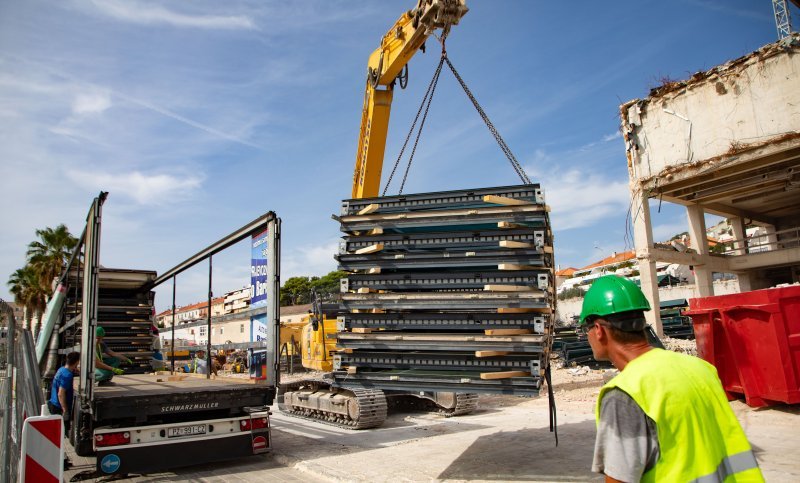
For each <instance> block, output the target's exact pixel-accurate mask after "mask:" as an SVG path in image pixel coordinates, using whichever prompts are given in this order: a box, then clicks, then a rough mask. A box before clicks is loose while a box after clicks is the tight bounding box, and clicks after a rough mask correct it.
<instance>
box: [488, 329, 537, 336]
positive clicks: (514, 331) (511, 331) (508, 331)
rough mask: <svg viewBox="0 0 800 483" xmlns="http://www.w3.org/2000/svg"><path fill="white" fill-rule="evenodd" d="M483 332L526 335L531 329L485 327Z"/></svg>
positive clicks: (530, 332)
mask: <svg viewBox="0 0 800 483" xmlns="http://www.w3.org/2000/svg"><path fill="white" fill-rule="evenodd" d="M483 333H484V334H486V335H528V334H532V333H533V331H532V330H530V329H486V330H484V331H483Z"/></svg>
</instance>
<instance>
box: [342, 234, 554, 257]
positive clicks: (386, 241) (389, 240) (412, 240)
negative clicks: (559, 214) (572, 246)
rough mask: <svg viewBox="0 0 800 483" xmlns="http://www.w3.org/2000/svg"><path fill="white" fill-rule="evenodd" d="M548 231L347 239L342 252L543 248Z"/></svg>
mask: <svg viewBox="0 0 800 483" xmlns="http://www.w3.org/2000/svg"><path fill="white" fill-rule="evenodd" d="M545 235H546V232H545V230H531V229H510V230H465V231H445V232H433V233H403V234H396V233H395V234H387V235H365V236H345V237H343V240H342V242H341V243H340V245H339V253H340V254H344V253H353V252H355V251H357V250H360V249H362V248H367V247H369V246H372V245H375V244H377V243H381V244H382V245H383V251H384V252H393V251H411V252H414V251H422V250H448V251H449V250H459V249H463V250H468V251H475V250H486V249H494V248H498V247H499V246H500V242H517V243H529V244H531V245H532V246H533V247H535V248H542V247H544V246H546V245H547V244H548V243H549V242H548V241H547V239H546V237H545Z"/></svg>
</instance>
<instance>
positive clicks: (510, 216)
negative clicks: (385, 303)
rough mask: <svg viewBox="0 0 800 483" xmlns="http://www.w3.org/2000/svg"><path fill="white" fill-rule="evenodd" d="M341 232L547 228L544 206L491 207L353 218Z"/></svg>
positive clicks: (343, 220)
mask: <svg viewBox="0 0 800 483" xmlns="http://www.w3.org/2000/svg"><path fill="white" fill-rule="evenodd" d="M340 222H341V227H340V229H341V231H343V232H346V233H354V232H360V231H364V232H366V231H369V230H373V229H375V228H380V229H383V230H384V231H392V232H395V233H403V232H404V231H407V230H409V231H422V230H428V231H441V230H442V229H448V228H449V229H454V230H457V231H459V230H467V229H479V230H480V229H484V230H486V229H492V228H497V227H498V224H499V223H515V224H519V225H524V226H527V227H529V228H531V229H536V228H539V229H541V228H543V227H546V226H547V211H546V208H545V207H544V206H539V205H529V206H489V207H484V208H469V209H461V210H442V211H433V212H410V213H399V214H392V215H381V214H377V215H375V214H369V215H349V216H343V217H341V219H340Z"/></svg>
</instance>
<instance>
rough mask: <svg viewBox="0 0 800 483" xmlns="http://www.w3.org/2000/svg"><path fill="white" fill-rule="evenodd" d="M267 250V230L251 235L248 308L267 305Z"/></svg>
mask: <svg viewBox="0 0 800 483" xmlns="http://www.w3.org/2000/svg"><path fill="white" fill-rule="evenodd" d="M268 250H269V230H264V231H263V232H261V233H258V234H256V235H253V239H252V252H251V255H250V307H251V308H255V307H262V306H264V305H266V304H267V285H268V283H267V263H268V261H269V260H268V257H267V253H268Z"/></svg>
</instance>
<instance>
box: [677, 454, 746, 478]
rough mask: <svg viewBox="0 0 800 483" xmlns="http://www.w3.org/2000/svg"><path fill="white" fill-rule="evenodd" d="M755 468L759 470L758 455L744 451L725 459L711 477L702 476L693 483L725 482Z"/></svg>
mask: <svg viewBox="0 0 800 483" xmlns="http://www.w3.org/2000/svg"><path fill="white" fill-rule="evenodd" d="M753 468H758V462H757V461H756V455H755V454H753V452H752V451H742V452H741V453H736V454H735V455H731V456H728V457H727V458H725V459H723V460H722V462H721V463H720V464H719V466H717V470H716V471H714V472H713V473H711V474H709V475H705V476H701V477H700V478H697V479H696V480H692V483H717V482H723V481H725V478H727V477H729V476H731V475H734V474H736V473H741V472H742V471H747V470H751V469H753Z"/></svg>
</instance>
